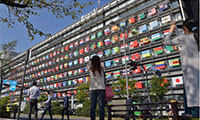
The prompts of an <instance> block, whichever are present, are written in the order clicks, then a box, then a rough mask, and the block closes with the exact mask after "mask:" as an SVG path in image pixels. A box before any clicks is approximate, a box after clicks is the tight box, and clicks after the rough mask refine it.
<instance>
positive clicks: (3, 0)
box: [0, 0, 28, 8]
mask: <svg viewBox="0 0 200 120" xmlns="http://www.w3.org/2000/svg"><path fill="white" fill-rule="evenodd" d="M0 4H5V5H7V6H11V7H19V8H26V7H28V5H27V4H19V3H15V2H13V1H12V0H0Z"/></svg>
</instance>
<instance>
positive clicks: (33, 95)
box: [28, 81, 40, 120]
mask: <svg viewBox="0 0 200 120" xmlns="http://www.w3.org/2000/svg"><path fill="white" fill-rule="evenodd" d="M36 85H37V82H36V81H33V86H32V87H31V88H29V90H28V96H29V98H30V101H29V112H28V118H29V120H31V113H32V108H33V107H34V112H35V120H37V119H38V113H37V111H38V109H37V102H38V100H37V99H38V97H39V96H40V89H39V88H38V87H36Z"/></svg>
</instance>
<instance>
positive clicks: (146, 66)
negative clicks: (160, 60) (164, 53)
mask: <svg viewBox="0 0 200 120" xmlns="http://www.w3.org/2000/svg"><path fill="white" fill-rule="evenodd" d="M151 66H152V65H151V64H146V65H144V69H145V71H146V70H147V69H148V68H151Z"/></svg>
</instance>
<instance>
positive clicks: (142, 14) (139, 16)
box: [138, 13, 146, 20]
mask: <svg viewBox="0 0 200 120" xmlns="http://www.w3.org/2000/svg"><path fill="white" fill-rule="evenodd" d="M145 17H146V16H145V13H141V14H139V15H138V20H142V19H144V18H145Z"/></svg>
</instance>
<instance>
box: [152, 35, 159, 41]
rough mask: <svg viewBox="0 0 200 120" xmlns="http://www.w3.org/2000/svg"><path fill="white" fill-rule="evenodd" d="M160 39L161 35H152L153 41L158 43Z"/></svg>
mask: <svg viewBox="0 0 200 120" xmlns="http://www.w3.org/2000/svg"><path fill="white" fill-rule="evenodd" d="M159 39H161V35H160V33H156V34H153V35H151V41H156V40H159Z"/></svg>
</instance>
